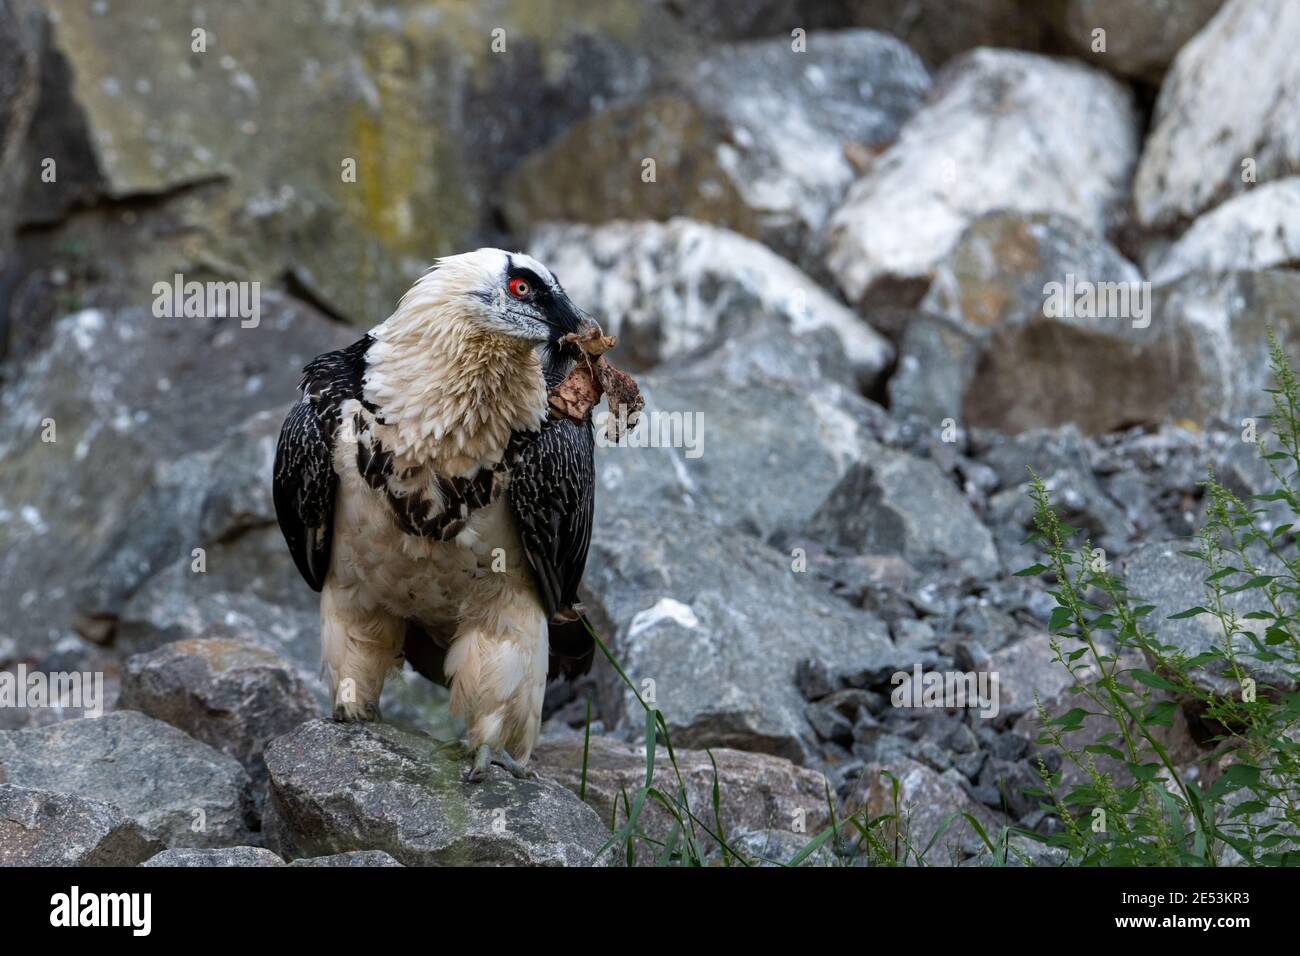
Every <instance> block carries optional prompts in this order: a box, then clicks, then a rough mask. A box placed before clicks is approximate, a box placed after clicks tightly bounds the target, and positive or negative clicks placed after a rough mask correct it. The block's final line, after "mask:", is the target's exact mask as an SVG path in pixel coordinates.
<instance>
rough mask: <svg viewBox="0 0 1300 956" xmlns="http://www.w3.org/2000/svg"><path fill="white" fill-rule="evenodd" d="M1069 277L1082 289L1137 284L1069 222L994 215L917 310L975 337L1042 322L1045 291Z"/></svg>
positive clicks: (1102, 246)
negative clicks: (1088, 285) (952, 323)
mask: <svg viewBox="0 0 1300 956" xmlns="http://www.w3.org/2000/svg"><path fill="white" fill-rule="evenodd" d="M1067 276H1073V277H1074V279H1075V285H1076V287H1078V288H1080V289H1082V288H1083V286H1082V285H1081V283H1101V282H1115V283H1123V284H1125V285H1136V284H1137V283H1140V282H1141V281H1142V275H1141V273H1139V272H1138V269H1137V267H1136V266H1134V265H1133V263H1131V262H1129V261H1128V260H1127V259H1125V258H1124V257H1123V256H1122V255H1121V254H1120V253H1119V251H1118V250H1117V249H1115V248H1114V247H1113V246H1112V245H1111V244H1110V243H1108V242H1106V241H1105V240H1104V239H1102V238H1100V237H1099V236H1098V235H1097V234H1096V233H1094V232H1091V231H1089V230H1088V229H1087V228H1085V227H1084V226H1082V225H1080V224H1079V223H1078V222H1076V221H1075V220H1073V219H1070V218H1068V217H1066V216H1061V215H1056V214H1051V213H1033V214H1028V215H1025V214H1020V213H1014V212H993V213H989V214H987V215H984V216H981V217H979V218H978V219H976V220H975V221H973V222H972V223H971V224H970V225H969V226H968V227H967V228H966V230H965V231H964V232H963V233H962V234H961V238H960V239H959V241H958V242H957V244H956V245H955V246H954V247H953V248H952V251H951V252H949V253H948V255H947V256H945V257H944V259H943V261H942V262H940V263H939V264H938V266H936V268H935V270H934V281H933V282H932V283H931V285H930V288H929V291H928V292H927V293H926V296H925V298H924V299H923V300H922V302H921V308H922V309H925V310H927V311H929V312H933V313H935V314H938V315H945V316H949V317H951V318H953V319H956V320H958V321H959V322H960V323H961V325H962V326H963V328H966V329H968V330H970V331H972V332H980V331H983V330H987V329H998V328H1004V327H1006V326H1011V325H1015V324H1017V323H1023V322H1027V321H1029V320H1031V319H1034V318H1038V319H1042V318H1044V317H1045V316H1046V315H1047V312H1048V304H1049V299H1050V296H1049V287H1050V284H1051V283H1057V284H1063V283H1065V282H1066V281H1067V280H1066V277H1067ZM1062 318H1064V319H1071V318H1073V317H1070V316H1065V317H1062ZM1119 320H1120V317H1118V316H1116V317H1115V318H1114V319H1113V321H1116V322H1118V321H1119Z"/></svg>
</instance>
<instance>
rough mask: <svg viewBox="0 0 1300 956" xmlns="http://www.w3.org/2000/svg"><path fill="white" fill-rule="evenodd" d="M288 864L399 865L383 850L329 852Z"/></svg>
mask: <svg viewBox="0 0 1300 956" xmlns="http://www.w3.org/2000/svg"><path fill="white" fill-rule="evenodd" d="M289 865H290V866H390V867H391V866H401V865H402V864H400V863H398V862H397V861H396V860H394V859H393V858H392V857H391V856H389V855H388V854H387V853H385V852H384V851H383V850H353V851H352V852H349V853H331V854H330V855H329V856H311V857H303V858H302V859H298V860H294V861H293V862H292V863H290V864H289Z"/></svg>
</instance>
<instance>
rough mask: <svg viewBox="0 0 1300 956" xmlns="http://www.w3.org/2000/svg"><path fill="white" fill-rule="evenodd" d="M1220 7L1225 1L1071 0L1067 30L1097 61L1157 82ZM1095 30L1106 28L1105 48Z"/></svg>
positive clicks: (1121, 72)
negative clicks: (1184, 46)
mask: <svg viewBox="0 0 1300 956" xmlns="http://www.w3.org/2000/svg"><path fill="white" fill-rule="evenodd" d="M1221 6H1223V0H1155V2H1152V0H1069V3H1068V4H1067V6H1066V8H1065V32H1066V35H1067V36H1069V38H1070V41H1071V42H1072V43H1073V44H1074V48H1075V49H1076V50H1078V51H1079V53H1081V54H1082V55H1083V56H1085V57H1087V58H1088V59H1089V60H1091V61H1092V62H1093V63H1095V64H1096V65H1097V66H1100V67H1103V68H1104V69H1107V70H1113V71H1114V72H1116V73H1119V74H1121V75H1123V76H1131V77H1133V78H1135V79H1138V80H1144V81H1146V82H1148V83H1156V82H1159V80H1160V77H1161V76H1163V75H1164V72H1165V70H1166V69H1167V68H1168V67H1169V64H1170V63H1172V62H1173V60H1174V57H1175V56H1176V55H1177V53H1178V51H1179V50H1180V49H1181V48H1182V46H1183V44H1184V43H1186V42H1187V41H1188V40H1190V39H1191V38H1192V37H1193V36H1195V35H1196V32H1197V31H1198V30H1200V29H1201V27H1203V26H1205V24H1206V22H1207V21H1209V19H1210V18H1211V17H1213V16H1214V14H1215V13H1217V12H1218V10H1219V8H1220V7H1221ZM1096 30H1103V31H1105V34H1104V37H1103V38H1102V39H1104V43H1105V48H1104V49H1101V50H1098V49H1095V47H1096V41H1097V39H1098V37H1097V35H1096V34H1095V32H1094V31H1096Z"/></svg>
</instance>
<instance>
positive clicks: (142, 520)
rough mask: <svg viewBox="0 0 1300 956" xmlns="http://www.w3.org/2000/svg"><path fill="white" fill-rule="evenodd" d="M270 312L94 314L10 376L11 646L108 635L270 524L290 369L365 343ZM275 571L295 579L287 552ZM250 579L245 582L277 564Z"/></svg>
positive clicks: (5, 519)
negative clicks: (160, 593) (166, 579)
mask: <svg viewBox="0 0 1300 956" xmlns="http://www.w3.org/2000/svg"><path fill="white" fill-rule="evenodd" d="M186 35H187V36H188V30H187V32H186ZM261 306H262V310H263V311H262V315H261V319H260V322H259V323H258V325H257V326H256V327H249V328H244V327H242V326H241V324H240V322H239V321H238V320H237V319H233V318H232V319H199V318H173V319H167V318H155V317H154V316H153V314H152V312H151V311H150V309H149V308H139V307H133V308H122V309H117V310H112V311H106V310H93V309H92V310H85V311H82V312H78V313H75V314H73V315H69V316H66V317H64V318H62V319H60V320H59V321H58V322H57V323H56V324H55V325H54V327H53V329H52V330H51V333H52V337H51V341H50V344H49V346H48V348H46V349H45V350H43V351H42V352H40V353H38V354H36V355H34V356H32V357H29V358H28V359H26V360H25V361H24V362H23V363H22V365H21V367H20V368H17V369H14V371H16V372H18V374H17V376H16V380H15V381H14V382H13V383H12V385H9V386H8V387H7V404H8V414H7V415H6V416H5V419H4V421H3V422H2V423H0V487H2V488H3V491H0V535H2V536H3V537H4V539H5V540H6V541H7V542H8V543H9V547H6V548H5V549H4V551H3V553H0V599H2V600H3V601H4V602H5V603H6V604H7V605H8V606H11V607H15V608H19V609H21V613H19V614H17V615H12V616H10V618H9V619H8V620H6V621H5V622H4V623H2V624H0V635H4V636H9V637H12V638H13V639H14V640H15V641H16V643H17V644H18V645H19V647H20V648H21V649H24V650H25V651H26V652H27V653H31V654H35V653H39V652H40V651H41V650H42V649H43V648H44V647H46V646H48V644H49V643H50V642H51V641H53V640H57V639H58V638H60V637H62V636H64V635H66V634H68V633H70V632H71V630H72V625H73V623H74V616H75V615H76V612H82V617H83V618H88V619H89V620H90V621H92V622H94V621H98V622H102V623H104V624H106V625H107V628H106V629H107V635H108V636H107V639H108V640H111V638H112V634H113V621H114V619H115V617H116V616H117V615H118V614H120V613H121V612H122V610H123V607H124V605H125V603H126V601H127V600H129V597H130V595H132V594H133V593H134V592H135V591H136V590H138V589H139V588H140V587H141V586H142V584H143V583H144V582H146V581H147V580H148V579H149V578H150V577H152V576H154V575H156V574H158V573H160V572H162V571H165V570H175V571H176V572H177V573H178V574H183V575H184V576H186V577H189V578H199V579H202V578H203V575H202V574H198V573H195V572H194V571H193V570H192V569H193V568H194V566H195V565H194V561H195V554H194V549H195V548H207V549H210V550H211V549H216V548H218V547H220V545H219V544H218V539H219V538H222V537H229V538H230V539H231V541H230V542H228V543H229V544H230V546H232V547H237V545H236V544H235V542H237V541H238V540H239V538H240V537H241V536H242V535H243V533H244V532H246V531H247V530H248V529H249V528H250V526H255V525H258V524H260V525H261V526H262V527H266V526H267V524H268V522H270V521H271V520H272V513H271V511H270V510H269V501H266V500H263V498H269V493H268V492H267V490H266V488H265V486H266V485H267V484H268V483H267V482H266V480H265V475H266V474H267V473H268V472H267V469H269V467H270V464H269V463H270V461H271V458H269V457H267V456H269V455H271V454H273V451H274V434H275V431H276V430H277V429H278V424H277V422H278V421H279V420H280V417H282V415H283V411H284V409H285V408H287V406H288V404H289V403H290V402H291V401H292V400H293V399H294V397H295V393H294V385H295V384H296V381H295V378H294V376H295V370H296V369H299V368H301V367H302V366H303V365H304V364H305V363H306V362H307V361H309V360H310V359H311V358H312V357H313V356H315V355H317V354H319V353H320V352H322V351H326V350H328V349H330V348H336V347H338V346H340V345H343V344H346V343H347V342H349V341H351V340H353V338H354V337H355V333H353V332H349V331H348V330H347V329H344V328H341V327H340V326H339V325H338V324H337V323H331V322H329V321H327V320H326V319H324V318H323V317H322V316H320V315H319V314H318V313H316V312H314V311H313V310H311V309H310V308H308V307H306V306H303V305H302V304H300V303H296V302H294V301H292V300H288V299H285V298H284V297H282V296H279V295H275V294H271V293H267V294H265V295H263V297H262V301H261ZM196 355H202V356H203V360H202V361H201V362H200V361H197V360H196V358H195V356H196ZM74 383H75V384H74ZM232 383H239V386H238V387H232ZM268 409H273V410H275V411H274V413H273V414H271V415H268V416H266V417H263V418H256V416H257V413H258V412H262V411H266V410H268ZM50 438H52V439H53V440H52V441H51V440H48V439H50ZM271 530H274V529H273V528H272V529H271ZM209 557H210V556H209ZM272 560H273V561H274V564H273V567H276V568H281V569H285V570H290V569H291V568H292V562H291V561H290V560H289V556H288V554H287V553H285V552H284V549H283V542H281V543H280V548H279V553H278V554H277V555H276V556H275V557H274V558H273V559H272ZM213 563H214V562H213V561H211V560H209V561H208V566H209V573H210V572H211V571H212V570H215V569H214V568H213V567H212V565H213ZM244 570H245V573H243V574H241V575H237V576H236V578H237V582H238V585H237V586H238V587H247V585H248V584H249V579H250V577H251V576H252V574H251V573H248V572H253V571H255V572H257V573H266V571H267V566H266V564H265V562H263V563H260V564H259V565H257V567H256V568H246V569H244ZM191 584H192V585H193V586H196V587H197V585H194V584H193V582H191ZM211 584H212V580H211V578H210V577H209V578H208V579H206V580H203V582H202V586H203V587H208V586H210V585H211ZM284 593H285V592H284V591H283V589H281V590H279V591H277V592H276V593H275V594H274V596H273V597H272V598H271V600H272V602H275V601H278V600H282V599H283V594H284ZM258 623H259V624H265V623H267V622H266V621H265V620H263V621H259V622H258Z"/></svg>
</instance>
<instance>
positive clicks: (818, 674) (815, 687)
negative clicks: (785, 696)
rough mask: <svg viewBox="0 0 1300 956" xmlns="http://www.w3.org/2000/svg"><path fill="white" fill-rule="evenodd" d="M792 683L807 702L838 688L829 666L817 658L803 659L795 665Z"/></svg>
mask: <svg viewBox="0 0 1300 956" xmlns="http://www.w3.org/2000/svg"><path fill="white" fill-rule="evenodd" d="M794 682H795V683H796V684H798V685H799V693H801V694H803V695H804V697H805V698H807V699H808V700H817V699H818V698H821V697H825V696H826V695H827V694H830V693H832V692H833V691H835V690H836V689H837V688H838V687H839V681H838V680H837V679H836V676H835V674H834V672H833V671H832V670H831V668H830V665H828V664H827V663H826V662H825V661H823V660H821V659H820V658H817V657H808V658H804V659H803V660H801V661H800V662H799V663H798V664H796V665H795V672H794Z"/></svg>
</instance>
